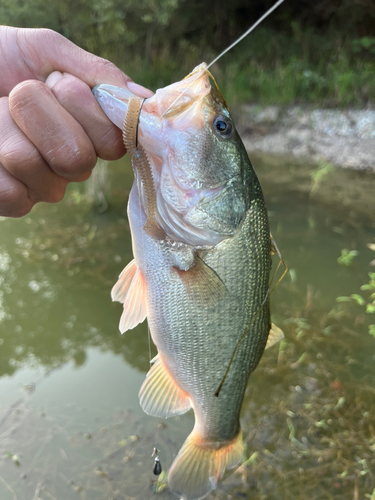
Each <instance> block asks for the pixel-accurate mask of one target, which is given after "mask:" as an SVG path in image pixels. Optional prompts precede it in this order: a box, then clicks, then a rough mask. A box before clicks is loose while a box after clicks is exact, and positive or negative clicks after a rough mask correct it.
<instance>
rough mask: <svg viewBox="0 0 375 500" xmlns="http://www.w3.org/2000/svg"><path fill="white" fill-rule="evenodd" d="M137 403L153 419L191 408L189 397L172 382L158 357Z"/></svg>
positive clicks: (148, 374)
mask: <svg viewBox="0 0 375 500" xmlns="http://www.w3.org/2000/svg"><path fill="white" fill-rule="evenodd" d="M139 402H140V405H141V407H142V409H143V411H144V412H145V413H147V414H148V415H152V416H153V417H164V418H167V417H173V416H174V415H181V414H182V413H185V412H187V411H188V410H189V409H190V408H191V400H190V398H189V396H188V395H187V394H186V393H185V392H183V391H182V390H181V389H180V387H179V386H178V385H177V384H176V382H175V381H174V380H173V378H172V376H171V374H170V373H169V372H168V370H167V368H166V367H165V365H164V363H163V361H162V360H161V358H160V356H159V355H157V356H156V358H155V364H154V365H153V366H152V367H151V369H150V371H149V372H148V373H147V376H146V380H145V381H144V382H143V384H142V387H141V389H140V391H139Z"/></svg>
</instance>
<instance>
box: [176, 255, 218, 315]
mask: <svg viewBox="0 0 375 500" xmlns="http://www.w3.org/2000/svg"><path fill="white" fill-rule="evenodd" d="M195 257H196V261H195V264H194V266H192V267H191V268H190V269H189V270H188V271H181V270H178V273H179V275H180V278H181V279H182V282H183V284H184V286H185V289H186V292H187V294H188V296H189V297H190V298H191V299H192V300H193V301H194V302H197V303H200V304H203V305H205V306H214V305H216V303H217V302H218V301H219V300H221V299H223V298H224V297H225V295H226V293H227V289H226V287H225V285H224V283H223V282H222V280H221V278H220V276H219V275H218V274H217V273H216V272H215V271H214V270H213V269H212V268H211V267H210V266H209V265H208V264H206V263H205V262H204V260H203V259H201V257H199V255H196V256H195Z"/></svg>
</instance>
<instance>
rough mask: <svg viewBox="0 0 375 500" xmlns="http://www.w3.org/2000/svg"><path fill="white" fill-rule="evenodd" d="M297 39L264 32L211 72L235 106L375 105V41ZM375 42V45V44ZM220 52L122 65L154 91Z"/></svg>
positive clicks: (179, 53)
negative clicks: (256, 104)
mask: <svg viewBox="0 0 375 500" xmlns="http://www.w3.org/2000/svg"><path fill="white" fill-rule="evenodd" d="M297 31H298V30H296V33H295V35H294V36H293V37H286V36H285V35H281V34H279V33H276V32H272V31H267V30H261V29H260V30H259V31H258V32H256V33H254V34H252V35H251V37H249V39H247V40H245V41H244V42H242V43H241V44H240V45H238V46H237V47H236V48H235V49H234V50H233V51H232V52H230V53H228V54H227V55H225V56H224V57H223V58H222V59H221V60H220V62H219V63H218V64H216V65H215V66H213V68H212V73H213V75H214V76H215V78H216V80H217V83H218V85H219V87H220V89H221V90H222V92H223V93H224V95H225V97H226V99H227V100H228V102H230V103H232V104H233V103H234V104H240V103H244V102H256V103H259V104H293V103H308V104H310V103H313V104H318V105H322V106H329V107H346V106H356V107H361V106H365V105H368V104H373V103H375V85H374V74H375V57H374V54H373V52H374V51H375V38H374V39H373V38H370V37H367V38H362V39H343V38H342V36H341V35H339V34H337V33H333V34H330V35H327V36H322V35H319V34H317V33H316V32H314V31H312V30H310V31H309V30H307V33H304V34H301V33H299V32H297ZM373 40H374V43H372V41H373ZM215 56H216V54H214V53H211V52H210V51H206V52H205V53H204V54H203V51H202V50H198V48H196V47H191V46H189V47H187V48H186V46H185V45H184V44H181V46H180V47H179V48H177V49H174V50H172V49H171V48H168V47H167V48H164V50H163V52H162V53H161V52H160V51H159V52H156V55H155V56H154V57H153V58H152V59H151V60H150V61H149V62H148V63H146V62H145V61H144V59H143V58H142V57H141V56H138V57H136V58H134V55H133V57H130V56H129V57H124V61H127V64H126V67H125V65H124V64H122V61H119V65H120V66H121V67H123V68H124V70H125V71H126V72H127V73H128V74H129V75H131V76H132V78H133V79H134V80H135V81H138V82H139V83H141V84H143V85H145V86H146V87H149V88H151V89H153V90H155V89H157V88H160V87H163V86H165V85H168V84H170V83H172V82H175V81H178V80H179V79H181V78H183V77H184V76H186V75H187V74H188V73H189V72H190V71H191V70H192V69H193V68H194V66H196V65H197V64H199V63H201V62H202V60H206V62H207V63H209V62H210V60H212V59H213V58H214V57H215Z"/></svg>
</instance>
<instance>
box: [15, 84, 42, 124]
mask: <svg viewBox="0 0 375 500" xmlns="http://www.w3.org/2000/svg"><path fill="white" fill-rule="evenodd" d="M48 93H49V89H48V88H47V86H46V85H45V84H44V83H43V82H39V81H38V80H25V81H23V82H21V83H19V84H18V85H16V86H15V87H14V89H13V90H12V91H11V92H10V94H9V111H10V114H11V115H12V116H13V117H14V118H17V117H18V115H19V114H21V113H22V112H23V110H24V108H30V107H31V108H36V107H37V96H38V95H40V94H44V95H47V94H48Z"/></svg>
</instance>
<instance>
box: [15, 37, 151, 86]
mask: <svg viewBox="0 0 375 500" xmlns="http://www.w3.org/2000/svg"><path fill="white" fill-rule="evenodd" d="M18 38H19V43H20V46H21V49H22V55H23V57H24V58H25V64H27V65H28V66H29V67H30V64H31V65H32V67H33V68H34V71H35V72H36V71H38V72H39V75H38V76H39V77H41V78H42V79H43V80H45V79H46V78H47V77H48V75H49V74H50V73H52V72H53V71H60V72H61V73H70V74H71V75H74V76H76V77H77V78H79V79H80V80H82V81H84V82H85V83H87V85H89V86H90V87H94V86H95V85H99V84H101V83H107V84H111V85H118V86H121V87H124V86H125V87H126V86H127V85H128V83H129V82H132V80H131V78H129V77H128V76H127V75H125V73H123V72H122V71H121V70H120V69H119V68H117V66H115V65H114V64H113V63H111V62H109V61H107V60H106V59H102V58H101V57H98V56H95V55H94V54H90V53H89V52H86V51H85V50H83V49H81V48H80V47H78V46H77V45H75V44H74V43H72V42H70V41H69V40H67V39H66V38H65V37H63V36H62V35H60V34H59V33H56V32H55V31H52V30H48V29H20V30H18ZM150 95H152V93H151V92H150Z"/></svg>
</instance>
